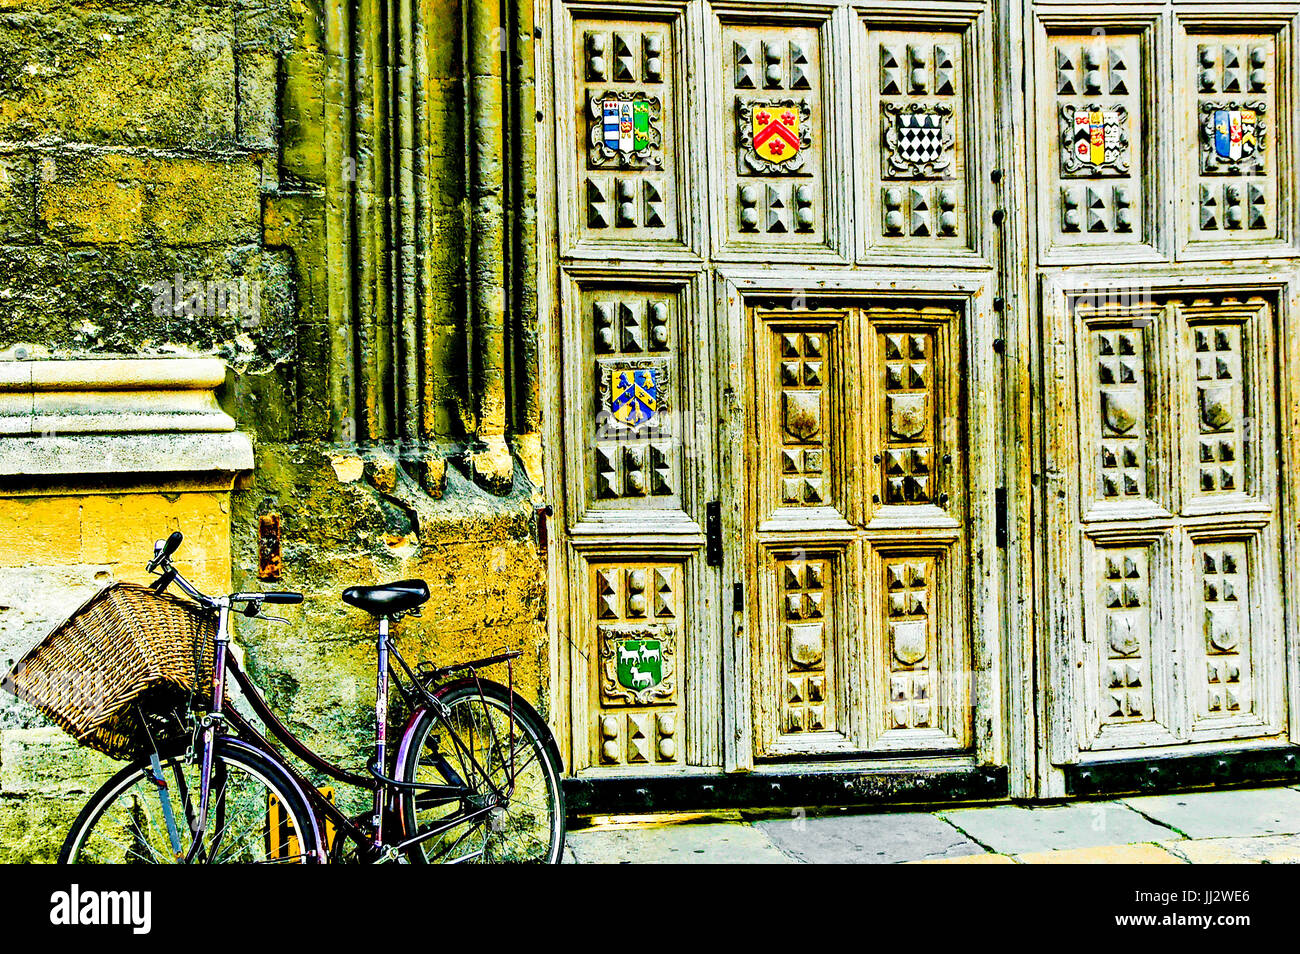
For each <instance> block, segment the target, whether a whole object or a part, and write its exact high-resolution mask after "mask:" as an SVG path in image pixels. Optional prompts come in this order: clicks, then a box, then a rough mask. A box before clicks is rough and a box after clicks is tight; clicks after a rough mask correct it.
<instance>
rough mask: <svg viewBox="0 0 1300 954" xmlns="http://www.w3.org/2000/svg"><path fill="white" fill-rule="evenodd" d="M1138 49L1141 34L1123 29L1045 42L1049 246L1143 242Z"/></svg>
mask: <svg viewBox="0 0 1300 954" xmlns="http://www.w3.org/2000/svg"><path fill="white" fill-rule="evenodd" d="M1142 48H1143V44H1142V38H1141V35H1140V34H1136V33H1131V34H1126V33H1123V32H1120V31H1110V30H1106V31H1100V30H1099V31H1096V32H1095V33H1086V34H1078V33H1063V34H1052V35H1050V36H1049V37H1048V50H1047V54H1046V59H1045V60H1044V61H1043V62H1042V63H1040V71H1041V72H1042V73H1043V74H1044V82H1051V83H1052V85H1053V89H1054V90H1055V95H1054V96H1053V97H1051V99H1050V102H1051V103H1052V122H1053V123H1054V125H1055V132H1056V137H1055V139H1054V140H1050V139H1049V140H1048V144H1047V149H1046V152H1045V155H1044V157H1043V163H1044V165H1043V168H1042V181H1043V182H1044V183H1052V182H1054V183H1055V184H1054V185H1052V186H1051V187H1050V193H1049V194H1048V195H1047V196H1045V199H1046V200H1047V207H1048V208H1051V209H1054V215H1053V221H1052V223H1051V228H1052V236H1053V244H1054V245H1059V246H1074V245H1131V244H1140V243H1145V242H1147V241H1148V237H1147V236H1146V235H1145V234H1144V233H1145V228H1144V222H1143V216H1144V212H1143V207H1144V197H1143V196H1144V193H1143V177H1144V175H1145V174H1146V173H1145V170H1144V168H1143V161H1142V150H1143V144H1144V136H1145V124H1144V118H1143V93H1144V92H1145V90H1144V84H1145V82H1146V77H1145V70H1144V65H1143V58H1142Z"/></svg>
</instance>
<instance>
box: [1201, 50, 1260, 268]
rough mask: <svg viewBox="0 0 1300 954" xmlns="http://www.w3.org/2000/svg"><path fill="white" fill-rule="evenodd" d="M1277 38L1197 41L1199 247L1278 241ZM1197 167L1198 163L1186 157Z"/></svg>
mask: <svg viewBox="0 0 1300 954" xmlns="http://www.w3.org/2000/svg"><path fill="white" fill-rule="evenodd" d="M1276 45H1277V44H1276V37H1275V36H1273V35H1270V34H1225V35H1195V36H1191V37H1188V42H1187V44H1186V50H1187V52H1186V55H1188V56H1190V57H1192V58H1194V63H1193V64H1192V72H1193V74H1194V80H1193V82H1192V84H1191V85H1192V91H1191V92H1190V93H1189V96H1191V97H1192V98H1193V103H1194V105H1193V106H1192V110H1194V116H1193V122H1194V126H1195V129H1194V133H1195V135H1194V137H1193V141H1194V142H1195V143H1196V158H1195V164H1194V165H1193V168H1192V172H1191V174H1190V175H1189V176H1188V185H1187V188H1188V189H1189V190H1190V194H1189V195H1188V196H1187V205H1188V206H1190V207H1191V209H1192V211H1193V214H1192V215H1191V217H1190V218H1191V222H1190V226H1191V238H1192V241H1193V242H1198V241H1200V242H1261V241H1272V240H1276V239H1277V237H1278V235H1279V234H1280V232H1279V230H1280V228H1281V223H1280V222H1279V220H1278V186H1277V172H1278V170H1277V169H1276V168H1275V166H1277V164H1278V159H1277V148H1276V144H1275V143H1274V139H1275V138H1276V137H1275V130H1277V129H1279V128H1281V127H1280V125H1279V123H1280V121H1281V119H1282V117H1281V116H1280V115H1278V113H1277V103H1278V99H1277V69H1276V54H1277V49H1276ZM1185 159H1187V160H1188V162H1189V164H1191V157H1185Z"/></svg>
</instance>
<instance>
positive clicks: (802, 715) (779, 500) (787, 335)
mask: <svg viewBox="0 0 1300 954" xmlns="http://www.w3.org/2000/svg"><path fill="white" fill-rule="evenodd" d="M750 320H751V323H752V331H753V336H754V338H753V347H752V354H753V355H754V365H753V373H754V384H753V397H754V405H753V415H752V441H749V442H747V443H748V446H750V447H754V448H757V449H758V450H757V453H755V454H754V455H753V457H752V459H751V460H750V461H749V462H748V463H749V473H750V477H751V481H752V492H751V495H750V507H751V511H750V512H751V513H753V514H754V516H755V518H756V521H755V525H754V527H753V535H752V541H753V542H752V544H751V545H752V546H753V547H754V552H755V554H756V563H755V564H754V566H753V568H752V572H751V578H752V580H753V589H754V598H755V601H756V611H757V612H756V621H757V622H756V625H755V626H754V627H753V638H752V644H753V649H752V651H753V654H754V664H755V692H754V697H753V701H754V725H755V733H756V752H755V755H756V756H757V757H758V758H763V757H779V756H788V755H793V754H814V753H820V754H830V753H846V752H867V751H878V752H888V751H911V752H925V751H960V750H963V749H965V748H966V747H967V746H968V745H969V744H970V737H971V717H970V699H969V682H968V679H967V674H968V673H969V672H970V668H971V665H970V662H971V660H970V653H971V647H970V630H969V624H968V619H967V616H968V609H967V607H968V599H969V590H968V586H967V582H966V566H967V555H966V554H967V550H966V546H967V539H968V523H969V521H968V517H967V490H966V475H965V467H966V465H965V461H966V456H967V450H968V446H969V444H968V429H967V427H966V422H967V413H966V408H965V403H964V402H965V401H966V400H967V393H966V390H965V387H964V382H965V381H967V380H968V378H967V374H966V368H965V360H964V358H963V346H962V342H963V337H964V335H965V326H966V322H965V320H964V316H963V314H962V312H961V311H960V310H958V309H954V308H943V307H925V308H906V307H899V306H897V305H889V304H884V303H865V302H864V303H860V304H854V305H852V306H850V307H829V308H816V309H812V310H807V311H796V310H793V309H784V308H780V309H772V308H754V309H752V310H751V312H750Z"/></svg>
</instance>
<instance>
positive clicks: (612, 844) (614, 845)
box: [566, 821, 794, 865]
mask: <svg viewBox="0 0 1300 954" xmlns="http://www.w3.org/2000/svg"><path fill="white" fill-rule="evenodd" d="M568 850H569V851H570V852H572V856H571V857H572V858H573V860H574V861H575V862H577V863H578V864H588V865H591V864H643V865H680V864H721V865H728V864H741V865H763V864H793V863H794V862H792V861H791V859H790V858H788V857H787V856H786V855H785V854H783V853H782V851H781V850H780V849H779V848H777V847H776V845H774V844H772V842H771V841H769V840H768V838H767V836H766V835H764V834H763V833H762V832H760V831H759V830H758V829H756V828H754V826H752V825H750V824H749V823H748V822H742V821H737V822H730V823H721V824H719V823H705V824H680V825H658V826H639V827H635V828H630V827H629V828H621V827H617V828H616V827H597V828H586V829H581V830H578V831H574V832H570V833H569V836H568ZM566 853H567V852H566Z"/></svg>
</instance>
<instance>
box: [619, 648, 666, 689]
mask: <svg viewBox="0 0 1300 954" xmlns="http://www.w3.org/2000/svg"><path fill="white" fill-rule="evenodd" d="M614 651H615V652H616V653H617V654H618V669H617V672H618V682H619V685H621V686H623V688H625V689H631V690H632V691H633V692H645V691H646V690H647V689H653V688H654V687H655V686H657V685H659V683H661V682H663V678H664V648H663V643H662V642H661V641H660V640H658V639H621V640H619V641H618V642H617V643H616V644H615V647H614Z"/></svg>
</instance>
